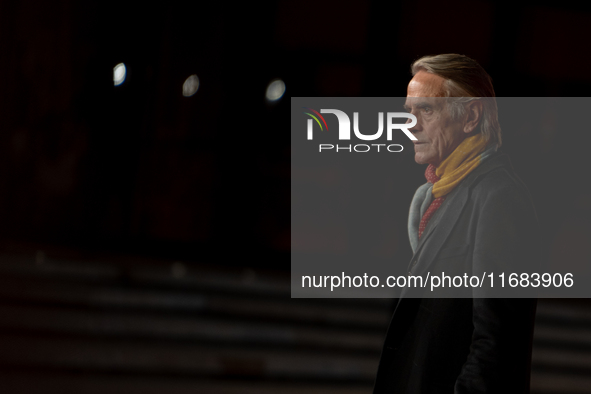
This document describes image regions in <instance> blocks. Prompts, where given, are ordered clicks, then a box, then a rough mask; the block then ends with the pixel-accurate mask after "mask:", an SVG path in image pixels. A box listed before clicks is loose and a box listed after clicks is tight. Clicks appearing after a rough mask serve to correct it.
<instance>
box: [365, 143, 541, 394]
mask: <svg viewBox="0 0 591 394" xmlns="http://www.w3.org/2000/svg"><path fill="white" fill-rule="evenodd" d="M537 232H538V222H537V218H536V213H535V210H534V208H533V204H532V202H531V198H530V196H529V193H528V191H527V189H526V188H525V186H524V185H523V183H522V182H521V180H520V179H519V178H518V177H517V175H516V174H515V172H514V171H513V168H512V166H511V163H510V161H509V158H508V157H507V156H506V155H505V154H503V153H501V152H498V153H496V154H494V155H493V156H492V157H490V158H488V159H487V160H485V161H484V162H483V163H482V164H481V165H479V166H478V167H477V168H476V169H475V170H474V171H473V172H472V173H470V174H469V175H468V176H467V177H466V179H464V180H463V181H462V182H461V183H460V185H458V186H457V187H456V188H455V189H454V190H453V191H452V192H451V193H450V194H449V195H448V197H447V198H446V200H445V202H444V203H443V204H442V206H441V207H440V208H439V209H438V211H437V212H436V213H435V214H434V216H433V217H432V218H431V220H430V222H429V223H428V225H427V228H426V229H425V231H424V233H423V235H422V237H421V239H420V241H419V243H418V245H417V247H416V252H415V254H414V256H413V258H412V259H411V262H410V264H409V267H408V271H409V273H410V274H412V275H423V276H425V275H426V273H427V272H429V273H430V275H441V273H443V272H444V273H445V274H446V275H450V276H454V275H460V276H463V274H464V273H467V274H468V275H478V276H479V277H481V276H482V274H484V273H485V272H486V273H487V274H488V273H490V272H494V274H495V275H498V274H499V273H501V272H506V273H509V272H515V271H518V270H519V269H520V268H519V267H523V263H524V262H530V263H531V262H532V261H537V260H536V259H537V257H536V253H535V251H536V247H535V242H536V241H537V240H539V237H538V233H537ZM495 280H497V279H495ZM499 285H500V282H497V286H499ZM453 290H454V291H453V292H452V291H450V289H449V288H447V289H446V290H443V291H441V292H440V293H439V294H437V295H436V296H434V295H433V293H430V292H428V291H427V292H426V290H425V289H416V288H415V289H405V290H404V291H403V293H402V295H401V298H400V299H399V301H398V304H397V307H396V310H395V312H394V315H393V317H392V322H391V323H390V327H389V328H388V332H387V335H386V339H385V342H384V347H383V350H382V356H381V360H380V366H379V368H378V373H377V376H376V381H375V387H374V393H413V394H415V393H497V392H502V393H503V394H508V393H528V392H529V376H530V360H531V343H532V336H533V323H534V318H535V308H536V300H535V299H511V298H492V297H490V296H491V295H492V293H489V291H490V290H484V288H483V289H480V288H476V289H473V288H463V287H462V288H459V289H456V288H453ZM457 291H461V292H462V293H458V292H457ZM515 291H516V292H517V291H518V289H516V290H515ZM512 294H517V293H512ZM459 296H462V297H469V298H457V297H459ZM452 297H454V298H452Z"/></svg>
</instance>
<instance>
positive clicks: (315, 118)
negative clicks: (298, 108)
mask: <svg viewBox="0 0 591 394" xmlns="http://www.w3.org/2000/svg"><path fill="white" fill-rule="evenodd" d="M302 108H304V109H308V110H310V111H312V112H314V113H315V114H316V115H318V116H319V117H320V119H322V122H323V123H324V125H325V126H326V131H328V125H327V124H326V120H324V117H323V116H322V115H320V113H319V112H318V111H315V110H313V109H312V108H308V107H302ZM304 113H305V114H306V115H310V116H311V117H312V118H313V119H314V120H315V121H316V123H318V126H320V130H324V129H323V128H322V123H320V121H319V120H318V118H317V117H316V116H314V115H312V114H311V113H309V112H304Z"/></svg>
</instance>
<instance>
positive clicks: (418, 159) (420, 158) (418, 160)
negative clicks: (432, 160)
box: [415, 153, 428, 164]
mask: <svg viewBox="0 0 591 394" xmlns="http://www.w3.org/2000/svg"><path fill="white" fill-rule="evenodd" d="M415 162H416V163H417V164H428V163H427V161H426V160H425V159H424V158H423V156H422V155H420V154H418V153H416V154H415Z"/></svg>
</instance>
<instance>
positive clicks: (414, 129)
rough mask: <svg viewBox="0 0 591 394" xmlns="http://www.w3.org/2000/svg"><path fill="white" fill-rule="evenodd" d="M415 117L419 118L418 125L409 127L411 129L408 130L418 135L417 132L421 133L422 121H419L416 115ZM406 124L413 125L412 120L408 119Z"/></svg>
mask: <svg viewBox="0 0 591 394" xmlns="http://www.w3.org/2000/svg"><path fill="white" fill-rule="evenodd" d="M413 115H414V114H413ZM415 117H416V118H417V123H416V124H415V125H414V126H413V127H409V128H408V130H409V131H410V132H411V133H413V134H414V133H417V132H419V131H421V127H420V121H419V118H418V116H416V115H415ZM405 123H407V124H408V123H412V119H410V118H408V119H406V122H405Z"/></svg>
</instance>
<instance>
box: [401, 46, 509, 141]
mask: <svg viewBox="0 0 591 394" xmlns="http://www.w3.org/2000/svg"><path fill="white" fill-rule="evenodd" d="M410 69H411V73H412V75H413V76H414V75H415V74H416V73H418V72H419V71H421V70H424V71H426V72H428V73H430V74H435V75H438V76H440V77H442V78H443V79H445V84H444V92H443V93H444V96H445V97H447V98H448V100H447V103H448V108H449V110H450V115H451V116H452V118H453V119H459V118H461V117H462V116H463V115H464V114H465V113H466V104H467V103H469V102H471V101H474V100H480V101H482V104H483V114H482V121H481V122H480V125H479V126H480V132H481V133H482V134H483V135H484V137H485V138H486V140H487V142H489V143H493V144H495V145H496V146H497V148H498V147H500V146H501V144H502V138H501V126H500V125H499V117H498V108H497V101H496V99H495V91H494V88H493V85H492V79H491V77H490V76H489V75H488V74H487V72H486V71H485V70H484V69H483V68H482V66H480V64H478V63H477V62H476V61H475V60H473V59H470V58H469V57H467V56H464V55H457V54H455V53H449V54H444V55H436V56H424V57H422V58H420V59H419V60H417V61H415V62H414V63H413V64H412V65H411V68H410Z"/></svg>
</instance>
